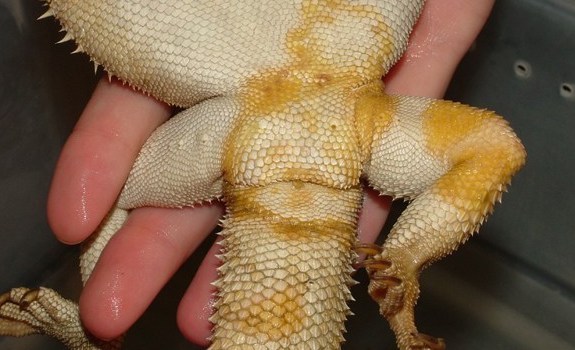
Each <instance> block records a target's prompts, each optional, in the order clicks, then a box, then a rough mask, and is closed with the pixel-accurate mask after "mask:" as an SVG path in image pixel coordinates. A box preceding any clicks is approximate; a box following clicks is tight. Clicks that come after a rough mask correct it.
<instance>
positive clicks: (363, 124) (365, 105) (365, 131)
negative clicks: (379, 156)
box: [354, 81, 397, 163]
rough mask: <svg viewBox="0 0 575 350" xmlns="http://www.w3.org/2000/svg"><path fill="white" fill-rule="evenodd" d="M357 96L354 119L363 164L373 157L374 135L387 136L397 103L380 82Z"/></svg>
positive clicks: (361, 91) (363, 89)
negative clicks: (386, 92)
mask: <svg viewBox="0 0 575 350" xmlns="http://www.w3.org/2000/svg"><path fill="white" fill-rule="evenodd" d="M356 95H357V96H358V98H357V102H356V104H355V115H354V119H355V126H356V130H357V136H358V139H359V146H360V150H361V159H362V163H363V162H365V161H366V160H368V159H369V158H370V157H371V151H372V149H373V142H374V135H375V134H378V135H385V133H386V131H387V129H388V128H389V127H390V125H391V122H392V121H393V116H394V115H395V114H396V110H397V101H396V100H394V98H393V97H391V96H388V95H386V94H385V92H384V90H383V83H382V82H379V81H378V82H375V83H372V84H369V85H366V86H364V87H362V88H361V89H359V90H358V91H357V92H356Z"/></svg>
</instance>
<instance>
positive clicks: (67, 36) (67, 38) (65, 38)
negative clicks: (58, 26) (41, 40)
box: [56, 32, 74, 44]
mask: <svg viewBox="0 0 575 350" xmlns="http://www.w3.org/2000/svg"><path fill="white" fill-rule="evenodd" d="M72 39H74V38H73V37H72V34H70V33H69V32H66V34H65V35H64V37H63V38H62V39H60V41H58V42H56V44H62V43H65V42H68V41H70V40H72Z"/></svg>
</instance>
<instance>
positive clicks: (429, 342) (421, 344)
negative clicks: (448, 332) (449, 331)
mask: <svg viewBox="0 0 575 350" xmlns="http://www.w3.org/2000/svg"><path fill="white" fill-rule="evenodd" d="M408 344H409V345H407V349H409V350H444V349H445V342H444V341H443V339H441V338H435V337H432V336H430V335H427V334H423V333H413V334H411V336H410V338H409V340H408Z"/></svg>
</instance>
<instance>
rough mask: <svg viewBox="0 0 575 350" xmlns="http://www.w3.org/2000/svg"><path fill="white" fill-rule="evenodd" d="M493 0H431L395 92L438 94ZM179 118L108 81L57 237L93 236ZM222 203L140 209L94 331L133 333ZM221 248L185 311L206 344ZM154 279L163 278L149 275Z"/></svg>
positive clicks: (181, 315) (100, 278)
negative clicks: (141, 155)
mask: <svg viewBox="0 0 575 350" xmlns="http://www.w3.org/2000/svg"><path fill="white" fill-rule="evenodd" d="M493 1H494V0H479V1H478V0H428V2H427V4H426V6H425V9H424V13H423V15H422V17H421V18H420V20H419V22H418V24H417V26H416V27H415V29H414V33H413V34H412V39H411V41H410V46H409V48H408V51H407V52H406V54H405V55H404V57H403V59H402V60H401V61H400V62H399V63H398V64H397V65H396V67H394V69H393V71H392V72H391V73H390V74H388V76H387V77H386V79H385V82H386V90H387V91H388V92H389V93H393V94H395V93H397V94H402V95H415V96H428V97H435V98H439V97H441V96H442V95H443V93H444V92H445V89H446V87H447V85H448V83H449V81H450V79H451V75H452V74H453V71H454V69H455V68H456V66H457V64H458V63H459V61H460V59H461V58H462V56H463V55H464V54H465V52H466V51H467V49H468V48H469V46H470V45H471V43H472V42H473V40H474V39H475V37H476V36H477V34H478V33H479V31H480V30H481V28H482V27H483V25H484V23H485V21H486V19H487V17H488V15H489V12H490V10H491V8H492V6H493ZM169 116H170V108H169V107H168V106H166V105H165V104H162V103H160V102H157V101H156V100H154V99H152V98H150V97H147V96H144V95H142V94H140V93H137V92H134V91H132V90H131V89H129V88H127V87H125V86H123V85H122V84H120V83H118V82H115V81H113V82H112V83H109V82H108V81H107V79H103V80H102V81H100V83H99V84H98V86H97V88H96V90H95V91H94V94H93V96H92V98H91V100H90V101H89V103H88V105H87V106H86V108H85V110H84V112H83V113H82V115H81V117H80V119H79V121H78V123H77V125H76V127H75V128H74V130H73V132H72V134H71V135H70V137H69V139H68V141H67V143H66V145H65V146H64V149H63V151H62V154H61V156H60V160H59V162H58V166H57V168H56V172H55V174H54V179H53V182H52V188H51V191H50V196H49V199H48V218H49V220H50V224H51V226H52V229H53V231H54V233H55V234H56V236H57V238H58V239H59V240H61V241H62V242H65V243H69V244H75V243H80V242H82V241H83V240H85V239H86V238H87V237H88V236H89V235H90V234H91V233H92V232H93V231H94V230H95V229H96V227H97V226H98V224H99V223H100V221H101V220H102V218H103V217H104V216H105V215H106V213H107V212H108V211H109V209H110V208H111V207H112V206H113V204H114V201H115V199H116V197H117V196H118V194H119V192H120V190H121V188H122V185H123V184H124V182H125V180H126V178H127V176H128V173H129V171H130V168H131V166H132V164H133V162H134V160H135V158H136V156H137V154H138V151H139V149H140V148H141V146H142V145H143V143H144V141H145V140H146V139H147V137H148V136H149V135H150V133H151V132H152V131H153V130H154V129H155V128H156V127H157V126H158V125H160V124H162V123H163V122H164V121H166V120H167V119H168V117H169ZM388 209H389V199H388V198H384V197H377V195H376V194H374V193H373V192H372V191H368V194H367V196H366V197H365V205H364V208H363V210H362V215H361V217H360V221H359V237H360V240H361V241H362V242H373V241H374V240H375V238H376V237H377V235H378V234H379V232H380V230H381V227H382V226H383V224H384V222H385V219H386V217H387V213H388ZM222 214H223V207H222V206H221V205H219V204H212V205H204V206H200V207H196V208H184V209H159V208H140V209H135V210H133V211H132V212H131V214H130V217H129V219H128V221H127V223H126V225H125V226H124V227H123V228H122V229H121V230H120V231H119V232H118V233H117V234H116V235H115V237H114V238H113V239H112V240H111V241H110V243H109V245H108V246H107V247H106V249H105V250H104V252H103V254H102V256H101V259H100V261H99V262H98V265H97V266H96V268H95V270H94V272H93V274H92V276H91V277H90V279H89V280H88V282H87V284H86V286H85V288H84V290H83V292H82V296H81V298H80V313H81V315H82V316H83V317H82V320H83V322H84V325H85V326H86V327H87V329H88V330H89V331H90V332H92V333H93V334H94V335H96V336H98V337H100V338H103V339H112V338H115V337H117V336H119V335H120V334H122V333H124V332H125V331H126V330H127V329H128V328H129V327H130V326H131V325H132V324H133V323H134V322H135V321H136V319H137V318H138V317H139V316H140V315H141V314H142V313H143V312H144V310H145V309H146V308H147V306H148V305H149V304H150V303H151V302H152V300H153V299H154V297H155V296H156V294H157V293H158V292H159V290H160V289H161V288H162V287H163V286H164V284H165V283H166V282H167V280H168V279H169V278H170V277H171V276H172V274H173V273H174V272H175V271H176V270H177V268H178V267H179V266H180V265H181V264H182V263H183V261H184V260H185V259H186V258H187V257H189V255H190V254H191V253H192V252H193V251H194V250H195V249H196V248H197V247H198V245H199V244H200V243H201V242H202V241H203V239H204V238H205V237H206V236H207V235H208V234H209V233H210V232H211V231H212V229H213V228H214V227H215V226H216V225H217V223H218V220H219V218H220V217H221V215H222ZM216 250H217V247H213V248H212V249H211V250H210V252H209V253H208V254H207V256H206V258H205V259H204V262H203V263H202V265H201V266H200V267H199V270H198V272H197V274H196V275H195V276H194V279H193V280H192V282H191V284H190V287H189V288H188V290H187V291H186V293H185V295H184V296H183V298H182V301H181V303H180V307H179V310H178V324H179V327H180V329H181V331H182V333H183V334H184V335H185V336H186V337H187V338H188V339H189V340H190V341H192V342H194V343H196V344H200V345H207V343H208V341H207V340H206V339H207V337H208V336H209V334H210V327H211V326H210V323H209V322H208V317H209V315H210V313H211V307H210V305H211V304H212V302H213V301H212V300H211V299H212V298H213V295H212V293H213V291H214V289H213V288H214V287H212V286H211V285H210V282H211V281H213V280H215V278H216V276H217V273H216V270H215V269H216V267H217V265H218V260H217V258H216V257H215V253H216ZM149 276H154V278H149Z"/></svg>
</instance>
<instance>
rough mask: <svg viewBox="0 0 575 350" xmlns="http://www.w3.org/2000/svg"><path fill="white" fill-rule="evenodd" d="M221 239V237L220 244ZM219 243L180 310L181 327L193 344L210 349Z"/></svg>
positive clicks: (207, 257) (207, 256)
mask: <svg viewBox="0 0 575 350" xmlns="http://www.w3.org/2000/svg"><path fill="white" fill-rule="evenodd" d="M219 241H220V239H219V238H218V241H217V242H219ZM219 252H220V245H219V243H215V244H214V245H213V246H212V248H211V249H210V250H209V251H208V253H207V254H206V257H205V258H204V260H203V261H202V264H201V265H200V267H199V268H198V271H197V272H196V274H195V276H194V279H193V280H192V283H191V284H190V286H189V287H188V289H187V290H186V293H185V294H184V296H183V298H182V301H181V302H180V306H179V307H178V327H179V328H180V331H181V332H182V334H183V335H184V336H185V337H186V338H187V339H188V340H190V341H191V342H193V343H195V344H197V345H200V346H207V345H208V344H209V342H210V341H209V337H210V335H211V332H212V325H211V323H210V321H209V318H210V316H211V315H212V312H213V306H214V303H215V300H216V294H215V293H216V290H217V288H216V287H214V286H213V285H212V282H214V281H215V280H216V279H217V278H218V272H217V270H216V269H217V267H218V266H219V265H220V263H221V261H220V259H219V258H218V257H217V254H219Z"/></svg>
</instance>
